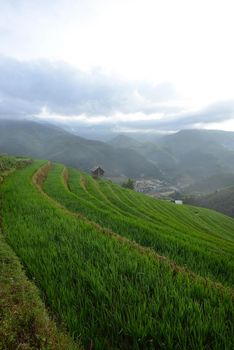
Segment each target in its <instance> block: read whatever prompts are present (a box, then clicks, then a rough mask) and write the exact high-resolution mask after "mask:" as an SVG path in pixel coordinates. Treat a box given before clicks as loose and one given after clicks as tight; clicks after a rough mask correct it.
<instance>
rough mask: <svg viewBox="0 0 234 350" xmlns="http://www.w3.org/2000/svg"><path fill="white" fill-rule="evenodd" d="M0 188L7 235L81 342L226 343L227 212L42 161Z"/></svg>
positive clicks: (229, 293)
mask: <svg viewBox="0 0 234 350" xmlns="http://www.w3.org/2000/svg"><path fill="white" fill-rule="evenodd" d="M0 194H1V199H2V198H4V201H2V208H1V214H2V218H3V219H2V220H3V228H4V231H5V232H6V234H7V240H8V242H9V243H10V244H11V245H12V247H13V248H14V250H15V251H16V253H17V255H18V256H19V257H20V258H21V259H22V262H23V263H24V265H25V267H26V268H27V272H28V274H29V276H31V278H34V279H35V281H36V283H37V285H38V287H39V288H40V290H41V292H42V293H43V296H44V298H45V301H46V304H47V305H48V306H49V307H50V309H51V311H53V313H54V314H55V315H56V316H57V318H58V319H59V320H61V321H63V322H64V324H65V325H66V327H67V329H68V330H69V331H70V333H71V334H72V335H73V337H74V338H75V339H77V340H78V339H79V340H81V341H82V343H83V344H84V346H85V347H87V348H88V349H98V350H99V349H100V350H103V349H113V350H114V349H116V350H117V349H121V350H122V349H123V350H124V349H152V350H153V349H167V350H170V349H176V348H177V349H194V350H195V349H196V350H197V349H217V350H218V349H232V347H233V323H232V320H233V316H234V313H233V289H232V286H233V278H234V276H233V266H234V261H233V251H234V234H233V231H234V230H233V228H234V221H233V219H231V218H228V217H226V216H224V215H222V214H218V213H215V212H213V211H210V210H207V209H202V208H200V209H199V208H195V207H187V206H181V207H177V206H175V205H173V204H171V203H164V202H160V201H157V200H154V199H151V198H147V197H144V196H143V195H140V194H137V193H134V192H133V191H130V190H125V189H122V188H120V187H118V186H116V185H113V184H112V183H111V182H109V181H104V180H97V181H95V180H93V179H92V178H91V177H89V176H88V175H86V174H85V173H81V172H78V171H76V170H74V169H68V170H67V169H66V168H64V167H63V166H61V165H53V166H51V165H50V164H49V163H46V162H43V161H41V162H35V163H34V164H32V165H30V166H28V167H27V168H25V169H22V170H19V171H17V172H15V173H13V174H12V175H11V176H10V177H8V178H7V180H6V181H5V182H4V183H3V185H2V186H1V192H0ZM12 217H14V220H12ZM16 228H17V229H16Z"/></svg>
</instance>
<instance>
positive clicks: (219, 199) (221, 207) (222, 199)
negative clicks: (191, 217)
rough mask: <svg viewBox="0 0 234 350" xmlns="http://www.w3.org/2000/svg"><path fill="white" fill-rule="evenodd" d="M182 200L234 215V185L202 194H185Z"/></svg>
mask: <svg viewBox="0 0 234 350" xmlns="http://www.w3.org/2000/svg"><path fill="white" fill-rule="evenodd" d="M184 202H185V203H187V204H192V205H196V206H200V207H205V208H210V209H214V210H217V211H220V212H221V213H224V214H226V215H229V216H232V217H234V186H233V187H228V188H224V189H221V190H218V191H215V192H214V193H211V194H207V195H203V196H202V195H200V196H187V197H185V198H184Z"/></svg>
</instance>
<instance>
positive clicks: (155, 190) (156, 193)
mask: <svg viewBox="0 0 234 350" xmlns="http://www.w3.org/2000/svg"><path fill="white" fill-rule="evenodd" d="M135 190H136V191H137V192H141V193H145V194H147V195H150V196H151V197H157V198H164V199H168V198H171V197H174V195H175V194H176V193H177V192H178V191H179V188H178V187H176V186H172V185H170V184H168V183H167V182H165V181H162V180H158V179H150V180H149V179H141V180H136V181H135Z"/></svg>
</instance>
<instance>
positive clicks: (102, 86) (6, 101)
mask: <svg viewBox="0 0 234 350" xmlns="http://www.w3.org/2000/svg"><path fill="white" fill-rule="evenodd" d="M43 111H44V112H45V111H46V113H45V116H44V117H45V118H48V119H50V116H51V117H52V116H53V119H55V120H56V118H57V119H59V118H60V117H61V116H63V119H66V118H67V120H69V121H70V122H72V121H79V122H80V123H94V124H95V123H103V124H113V125H115V126H116V125H117V124H118V125H120V126H122V127H123V128H137V129H155V128H156V129H158V130H178V129H182V128H191V127H194V126H199V125H204V124H210V123H220V122H223V121H225V120H230V119H233V118H234V101H226V102H220V103H215V104H213V105H211V106H208V107H206V108H203V109H201V110H197V111H196V112H191V111H188V110H187V109H186V108H185V107H184V106H183V101H181V100H180V98H179V97H178V96H177V94H176V91H175V89H174V87H173V85H172V84H170V83H168V82H165V83H161V84H158V85H153V84H151V83H147V82H142V81H124V80H121V79H119V78H117V77H115V76H110V75H108V74H105V73H104V72H102V71H101V70H98V69H96V70H93V71H91V72H84V71H81V70H78V69H76V68H73V67H72V66H70V65H68V64H65V63H63V62H49V61H46V60H44V61H43V60H37V61H28V62H26V61H18V60H15V59H10V58H7V57H1V58H0V117H2V118H32V117H33V116H43ZM80 116H83V117H82V118H81V117H80Z"/></svg>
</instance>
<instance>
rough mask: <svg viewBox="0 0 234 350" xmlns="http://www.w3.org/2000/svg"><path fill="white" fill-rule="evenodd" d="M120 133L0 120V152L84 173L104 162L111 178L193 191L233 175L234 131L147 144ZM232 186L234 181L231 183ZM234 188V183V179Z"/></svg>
mask: <svg viewBox="0 0 234 350" xmlns="http://www.w3.org/2000/svg"><path fill="white" fill-rule="evenodd" d="M135 137H136V138H134V137H131V136H129V135H124V134H121V135H117V136H116V137H114V138H111V139H110V140H109V141H108V142H102V141H96V140H90V139H86V138H84V137H80V136H77V135H75V134H72V133H69V132H68V131H66V130H64V129H62V128H61V127H57V126H54V125H50V124H47V123H37V122H32V121H23V120H21V121H19V120H18V121H16V120H0V152H1V153H8V154H14V155H25V156H31V157H34V158H44V159H49V160H52V161H55V162H62V163H65V164H67V165H70V166H74V167H76V168H80V169H82V170H85V171H90V169H91V168H92V167H93V166H95V165H97V164H100V165H102V166H103V168H104V169H105V172H106V175H107V176H111V177H112V176H122V175H124V176H127V177H132V178H134V179H137V178H158V179H164V180H166V181H168V182H170V183H172V184H177V185H178V184H179V185H180V186H181V187H186V186H187V187H188V186H190V187H192V186H193V187H194V188H196V184H199V182H200V183H201V182H204V181H207V182H209V180H208V179H209V178H212V177H214V176H216V179H217V177H218V178H219V179H221V180H220V182H221V183H222V179H224V180H223V181H224V183H225V181H226V180H225V179H226V178H227V177H228V178H231V179H232V175H233V174H234V162H233V159H234V132H225V131H209V130H182V131H179V132H177V133H174V134H171V135H160V136H159V135H154V134H151V135H150V137H149V136H148V140H147V139H146V140H142V138H138V139H137V134H136V135H135ZM229 182H230V181H229ZM231 184H232V181H231Z"/></svg>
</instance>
